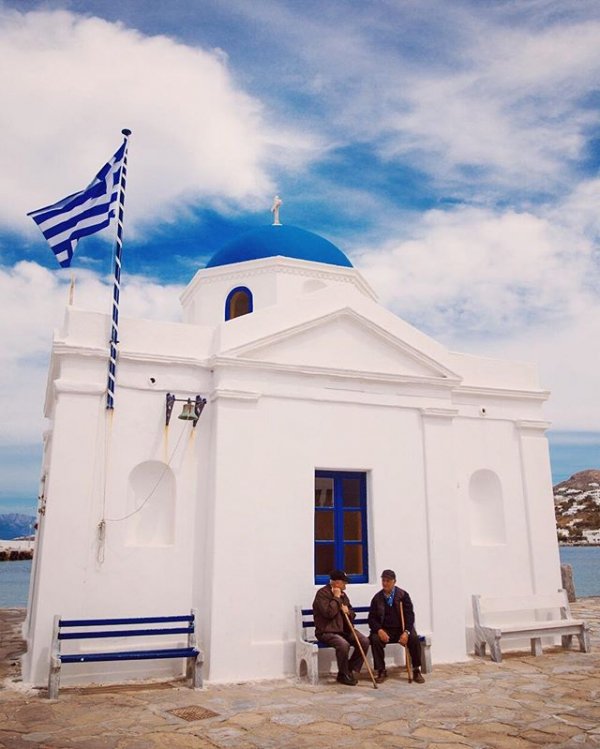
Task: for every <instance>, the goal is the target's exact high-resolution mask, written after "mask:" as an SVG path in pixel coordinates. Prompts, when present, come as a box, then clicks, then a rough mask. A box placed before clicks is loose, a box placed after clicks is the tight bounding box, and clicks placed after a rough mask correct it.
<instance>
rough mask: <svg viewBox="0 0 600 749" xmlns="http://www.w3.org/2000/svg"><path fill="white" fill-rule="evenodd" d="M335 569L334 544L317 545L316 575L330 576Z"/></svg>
mask: <svg viewBox="0 0 600 749" xmlns="http://www.w3.org/2000/svg"><path fill="white" fill-rule="evenodd" d="M334 568H335V564H334V546H333V544H315V575H328V574H329V573H330V572H331V570H332V569H334Z"/></svg>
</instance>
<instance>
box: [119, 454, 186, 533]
mask: <svg viewBox="0 0 600 749" xmlns="http://www.w3.org/2000/svg"><path fill="white" fill-rule="evenodd" d="M129 494H130V502H129V506H130V507H131V512H134V511H135V514H134V515H132V516H131V517H130V518H129V534H128V542H129V544H130V545H131V546H170V545H172V544H173V543H174V542H175V476H174V474H173V471H172V470H171V468H169V466H168V465H167V464H166V463H162V462H161V461H159V460H148V461H145V462H144V463H140V464H139V465H137V466H136V467H135V468H134V469H133V470H132V471H131V473H130V474H129Z"/></svg>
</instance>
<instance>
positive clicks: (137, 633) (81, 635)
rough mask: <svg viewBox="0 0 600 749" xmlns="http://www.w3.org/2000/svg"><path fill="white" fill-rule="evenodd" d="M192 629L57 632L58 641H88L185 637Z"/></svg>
mask: <svg viewBox="0 0 600 749" xmlns="http://www.w3.org/2000/svg"><path fill="white" fill-rule="evenodd" d="M193 631H194V627H193V626H191V627H170V628H167V629H117V630H114V629H112V630H111V629H107V630H104V631H102V632H59V634H58V639H59V640H89V639H92V638H97V637H145V636H146V635H187V634H189V633H190V632H193Z"/></svg>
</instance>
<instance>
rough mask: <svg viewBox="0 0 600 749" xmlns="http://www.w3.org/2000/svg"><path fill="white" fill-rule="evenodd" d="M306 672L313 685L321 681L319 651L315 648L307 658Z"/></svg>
mask: <svg viewBox="0 0 600 749" xmlns="http://www.w3.org/2000/svg"><path fill="white" fill-rule="evenodd" d="M306 673H307V676H308V680H309V682H310V683H311V684H312V686H313V687H316V686H317V684H318V683H319V651H318V650H315V651H314V652H312V653H311V654H310V656H309V657H308V658H307V659H306Z"/></svg>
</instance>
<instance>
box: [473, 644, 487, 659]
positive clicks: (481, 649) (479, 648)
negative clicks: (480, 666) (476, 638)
mask: <svg viewBox="0 0 600 749" xmlns="http://www.w3.org/2000/svg"><path fill="white" fill-rule="evenodd" d="M473 650H474V651H475V655H478V656H480V657H481V658H484V657H485V640H483V641H482V642H475V643H474V645H473Z"/></svg>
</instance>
